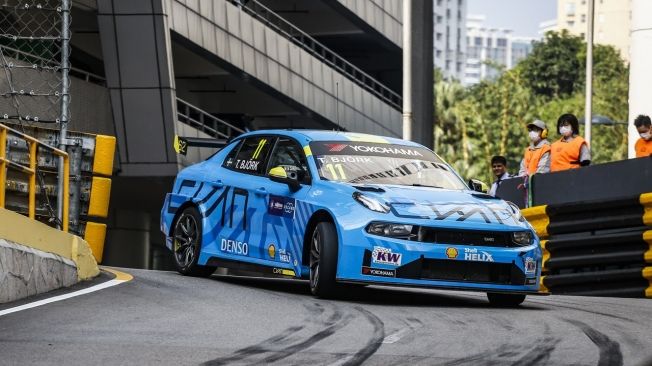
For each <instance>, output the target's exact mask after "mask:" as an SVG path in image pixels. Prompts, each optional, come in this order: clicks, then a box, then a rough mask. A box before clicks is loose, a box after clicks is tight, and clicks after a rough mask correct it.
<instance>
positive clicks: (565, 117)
mask: <svg viewBox="0 0 652 366" xmlns="http://www.w3.org/2000/svg"><path fill="white" fill-rule="evenodd" d="M579 125H580V123H579V121H578V120H577V117H575V116H574V115H572V114H570V113H567V114H562V115H561V116H560V117H559V119H558V120H557V131H559V134H560V135H561V136H562V137H561V139H559V141H555V142H554V143H553V144H552V146H551V148H550V171H551V172H558V171H562V170H567V169H577V168H579V167H580V166H587V165H589V164H591V151H590V150H589V146H588V144H587V143H586V140H584V139H583V138H582V136H579V134H580V127H579Z"/></svg>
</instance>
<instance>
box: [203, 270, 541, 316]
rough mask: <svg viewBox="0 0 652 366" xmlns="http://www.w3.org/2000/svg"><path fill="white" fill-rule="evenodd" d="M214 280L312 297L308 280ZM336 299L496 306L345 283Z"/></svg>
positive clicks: (470, 298) (480, 297) (467, 297)
mask: <svg viewBox="0 0 652 366" xmlns="http://www.w3.org/2000/svg"><path fill="white" fill-rule="evenodd" d="M211 279H213V280H215V281H220V282H224V283H230V284H234V285H238V286H246V287H250V288H257V289H263V290H267V291H274V292H277V293H285V294H292V295H298V296H302V297H306V298H311V297H312V296H313V295H312V294H311V293H310V287H309V286H308V282H307V281H301V280H290V279H276V278H261V277H240V276H225V275H213V276H212V277H211ZM333 300H339V301H346V302H352V303H358V304H367V305H391V306H415V307H424V306H428V307H456V308H493V307H492V306H491V305H489V302H488V300H487V298H486V296H484V294H483V293H481V292H468V293H464V292H459V295H458V294H454V293H451V292H448V291H447V292H446V293H443V292H438V290H430V289H419V288H399V287H384V286H383V287H380V286H363V285H345V286H342V289H341V290H340V291H339V292H338V295H337V298H335V299H333ZM518 309H519V310H548V308H547V307H542V306H538V305H535V304H533V303H528V302H527V300H526V301H525V303H524V304H523V305H521V306H520V307H519V308H518Z"/></svg>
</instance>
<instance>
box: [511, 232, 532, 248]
mask: <svg viewBox="0 0 652 366" xmlns="http://www.w3.org/2000/svg"><path fill="white" fill-rule="evenodd" d="M512 241H513V242H514V243H515V244H517V245H521V246H526V245H530V244H532V233H531V232H529V231H515V232H513V233H512Z"/></svg>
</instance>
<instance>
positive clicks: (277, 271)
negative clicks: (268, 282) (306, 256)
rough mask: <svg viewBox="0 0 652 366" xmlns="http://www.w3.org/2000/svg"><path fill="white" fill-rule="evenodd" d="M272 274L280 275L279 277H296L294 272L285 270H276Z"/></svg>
mask: <svg viewBox="0 0 652 366" xmlns="http://www.w3.org/2000/svg"><path fill="white" fill-rule="evenodd" d="M272 272H273V273H274V274H279V275H283V276H294V275H295V273H294V271H293V270H291V269H285V268H274V269H273V270H272Z"/></svg>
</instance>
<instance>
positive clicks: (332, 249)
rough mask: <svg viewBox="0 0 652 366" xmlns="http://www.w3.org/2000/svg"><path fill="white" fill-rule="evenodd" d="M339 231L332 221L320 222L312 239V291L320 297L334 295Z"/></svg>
mask: <svg viewBox="0 0 652 366" xmlns="http://www.w3.org/2000/svg"><path fill="white" fill-rule="evenodd" d="M337 246H338V242H337V231H336V230H335V225H333V223H331V222H320V223H319V224H317V226H316V227H315V230H313V232H312V236H311V239H310V291H311V292H312V294H313V295H315V296H318V297H332V296H333V295H334V293H335V289H336V283H335V274H336V272H337Z"/></svg>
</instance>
